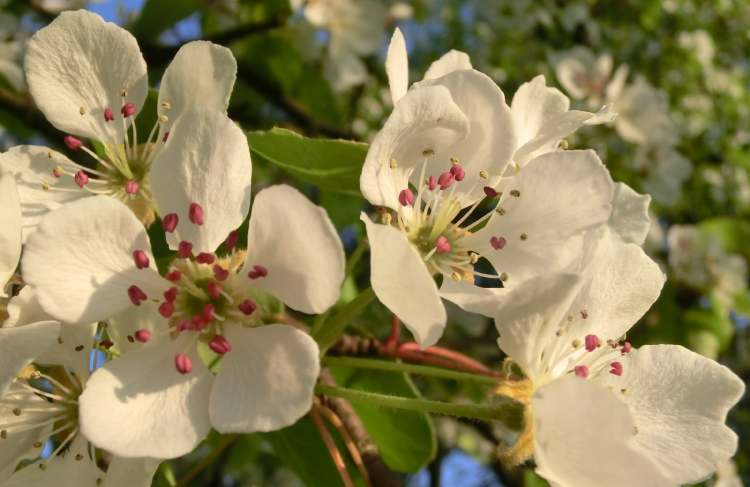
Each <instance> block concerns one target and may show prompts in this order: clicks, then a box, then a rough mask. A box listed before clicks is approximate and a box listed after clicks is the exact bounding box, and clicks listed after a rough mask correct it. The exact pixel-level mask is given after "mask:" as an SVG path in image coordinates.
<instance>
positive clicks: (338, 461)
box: [310, 406, 354, 487]
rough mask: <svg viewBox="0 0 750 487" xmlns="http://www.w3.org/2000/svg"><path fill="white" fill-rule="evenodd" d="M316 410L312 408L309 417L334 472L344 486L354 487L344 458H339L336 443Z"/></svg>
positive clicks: (339, 453)
mask: <svg viewBox="0 0 750 487" xmlns="http://www.w3.org/2000/svg"><path fill="white" fill-rule="evenodd" d="M318 409H319V407H318V406H313V408H312V409H311V410H310V417H311V418H312V420H313V423H315V427H316V428H318V432H319V433H320V437H321V438H323V443H325V444H326V448H328V453H329V454H330V455H331V459H332V460H333V463H334V464H335V465H336V470H338V471H339V475H340V476H341V481H342V482H343V483H344V486H345V487H354V483H353V482H352V478H351V477H350V476H349V472H348V471H347V470H346V462H344V457H342V456H341V452H340V451H339V448H338V447H337V446H336V442H335V441H333V437H332V436H331V433H330V432H329V431H328V428H326V425H325V423H323V420H322V419H321V417H320V413H319V412H318Z"/></svg>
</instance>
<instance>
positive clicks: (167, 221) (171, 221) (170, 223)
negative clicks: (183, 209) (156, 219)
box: [161, 213, 180, 233]
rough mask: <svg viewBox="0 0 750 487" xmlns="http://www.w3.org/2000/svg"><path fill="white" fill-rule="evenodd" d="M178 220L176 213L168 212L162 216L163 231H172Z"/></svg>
mask: <svg viewBox="0 0 750 487" xmlns="http://www.w3.org/2000/svg"><path fill="white" fill-rule="evenodd" d="M179 221H180V217H178V216H177V213H168V214H166V215H164V218H162V221H161V224H162V226H163V227H164V231H165V232H168V233H172V232H174V230H175V228H177V223H178V222H179Z"/></svg>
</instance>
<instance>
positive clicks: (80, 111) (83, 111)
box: [78, 107, 86, 115]
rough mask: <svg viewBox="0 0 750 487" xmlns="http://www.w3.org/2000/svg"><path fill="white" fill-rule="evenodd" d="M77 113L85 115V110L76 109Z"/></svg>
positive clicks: (82, 108)
mask: <svg viewBox="0 0 750 487" xmlns="http://www.w3.org/2000/svg"><path fill="white" fill-rule="evenodd" d="M78 113H80V114H81V115H86V109H85V108H84V107H81V108H79V109H78Z"/></svg>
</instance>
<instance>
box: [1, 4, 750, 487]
mask: <svg viewBox="0 0 750 487" xmlns="http://www.w3.org/2000/svg"><path fill="white" fill-rule="evenodd" d="M69 8H88V9H91V10H93V11H96V12H99V13H100V14H102V15H103V16H104V17H105V18H107V19H108V20H112V21H115V22H117V23H119V24H121V25H123V26H125V27H126V28H128V29H129V30H130V31H131V32H132V33H133V34H134V35H135V36H136V38H137V39H138V41H139V44H140V46H141V49H142V51H143V53H144V57H145V58H146V60H147V62H148V64H149V76H150V79H151V83H152V85H153V86H158V82H159V79H160V77H161V74H162V72H163V70H164V68H165V67H166V65H167V63H168V62H169V60H170V59H171V58H172V56H173V55H174V53H175V52H176V50H177V48H178V47H179V45H180V44H182V43H184V42H186V41H189V40H192V39H197V38H202V39H209V40H212V41H214V42H218V43H221V44H224V45H227V46H229V47H230V48H231V49H232V50H233V52H234V54H235V56H236V57H237V61H238V81H237V85H236V86H235V90H234V94H233V97H232V103H231V106H230V116H231V117H232V118H233V119H235V120H236V121H238V122H239V123H240V124H241V125H242V126H243V128H245V129H246V130H248V131H249V137H250V143H251V146H252V150H253V159H254V181H253V183H254V185H255V186H256V187H257V188H260V187H262V186H265V185H268V184H272V183H277V182H281V181H287V182H292V183H293V184H295V185H296V186H298V187H300V188H302V189H304V190H305V191H306V192H307V193H308V195H309V196H310V197H312V198H313V199H314V200H315V201H316V202H318V203H319V204H321V205H323V206H324V207H325V208H326V209H327V210H328V211H329V213H330V215H331V217H332V219H333V220H334V222H335V224H336V225H337V226H338V228H339V229H340V231H341V236H342V239H343V240H344V243H345V245H346V247H347V249H348V250H349V251H352V250H353V249H354V248H355V247H356V246H357V244H358V241H359V240H360V239H361V236H362V229H361V227H360V225H359V224H358V214H359V212H360V211H361V210H362V209H363V208H364V201H363V199H362V198H361V196H359V194H358V183H357V179H358V173H359V166H360V165H361V163H362V160H363V158H364V154H365V152H366V146H365V145H363V144H329V143H326V142H318V143H316V144H320V145H318V146H317V147H318V149H319V150H316V152H311V151H309V150H307V149H308V148H309V146H308V145H307V144H308V143H310V142H307V141H304V140H303V139H300V138H299V137H298V136H296V135H295V134H293V133H290V132H288V131H286V130H283V129H289V130H292V131H294V132H297V133H299V134H302V135H305V136H308V137H319V138H341V139H350V140H358V141H361V142H367V141H368V140H370V139H371V138H372V137H373V136H374V134H375V133H376V132H377V130H378V128H379V127H380V126H381V125H382V123H383V121H384V119H385V118H386V117H387V115H388V114H389V113H390V110H391V104H390V96H389V94H388V89H387V81H386V77H385V72H384V68H383V61H384V55H385V47H386V45H387V40H388V37H389V35H390V32H391V31H392V29H393V28H394V27H396V26H399V27H400V28H401V29H402V30H403V31H404V34H405V36H406V38H407V42H408V49H409V61H410V71H411V81H416V80H418V79H420V78H421V76H422V75H423V73H424V72H425V71H426V69H427V67H428V66H429V64H430V63H431V62H432V61H433V60H435V59H437V58H438V57H439V56H440V55H442V54H443V53H445V52H447V51H448V50H450V49H459V50H463V51H465V52H467V53H469V54H470V56H471V58H472V62H473V63H474V66H475V67H476V68H477V69H479V70H481V71H483V72H485V73H486V74H488V75H489V76H491V77H492V78H493V79H494V80H495V81H496V82H497V83H498V84H499V85H500V86H501V88H502V89H503V91H504V92H505V94H506V99H507V100H508V101H510V99H511V98H512V94H513V93H514V91H515V90H516V88H517V87H518V86H519V85H520V84H521V83H523V82H525V81H527V80H530V79H531V78H533V77H534V76H536V75H538V74H543V75H544V76H545V77H546V79H547V82H548V84H550V85H552V86H556V87H558V88H560V89H561V90H562V91H563V92H565V93H566V94H567V95H568V96H570V97H571V103H572V105H573V106H575V107H579V108H582V109H587V110H597V109H598V108H600V107H601V106H602V105H604V104H612V105H613V106H614V108H615V110H616V111H617V112H619V113H620V117H619V118H618V120H617V121H616V122H615V123H614V124H612V125H611V126H597V127H588V128H586V129H584V130H581V131H579V133H578V134H576V135H575V137H573V138H571V139H570V140H568V141H567V143H568V147H570V148H577V147H593V148H595V149H596V151H597V152H598V153H599V155H600V157H601V158H602V159H603V160H604V161H605V162H606V164H607V166H608V167H609V169H610V171H611V172H612V174H613V177H614V178H615V179H616V180H620V181H624V182H627V183H628V184H630V185H631V186H633V187H634V188H635V189H636V190H638V191H640V192H644V193H649V194H651V196H652V198H653V202H652V216H653V227H652V231H651V233H650V235H649V238H648V241H647V244H646V246H647V251H648V252H649V253H650V255H652V257H653V258H654V259H656V260H658V261H659V262H660V264H661V265H662V267H663V269H664V271H665V272H666V273H667V274H668V276H669V280H668V282H667V285H666V287H665V289H664V291H663V293H662V295H661V298H660V299H659V301H658V302H657V303H656V305H655V306H654V307H653V309H652V310H651V311H650V312H649V313H648V314H647V315H646V316H645V317H644V319H643V323H642V324H641V325H640V326H637V327H636V328H635V329H634V330H633V334H632V336H630V337H629V338H630V340H631V341H633V342H634V343H636V344H638V345H640V344H644V343H664V342H668V343H678V344H682V345H685V346H687V347H689V348H691V349H693V350H696V351H698V352H700V353H702V354H704V355H707V356H709V357H712V358H717V359H718V360H720V361H721V362H722V363H725V364H726V365H728V366H730V367H731V368H732V369H733V370H735V371H736V372H737V373H738V374H740V375H741V376H742V377H743V379H744V380H745V381H746V382H747V379H748V377H750V354H749V352H750V331H748V328H749V325H750V295H749V294H748V288H747V284H748V276H747V274H748V270H747V267H748V258H750V245H748V242H750V180H749V178H748V172H749V171H750V65H749V64H748V58H747V53H748V52H750V3H748V2H745V1H743V0H735V1H732V0H702V1H701V0H663V1H659V0H621V1H617V2H611V1H595V0H572V1H554V0H536V1H531V0H413V1H396V0H393V1H389V0H308V1H304V0H291V1H290V0H145V1H144V0H123V1H121V2H113V1H110V0H107V1H99V2H85V1H76V0H28V1H20V0H0V147H1V148H3V150H4V149H7V148H8V147H10V146H12V145H15V144H19V143H34V144H43V145H50V146H52V147H56V148H58V149H61V150H64V148H63V147H62V134H60V133H58V132H57V131H56V130H55V129H54V128H52V127H51V126H50V125H48V123H47V122H46V121H45V120H44V118H43V117H42V116H41V114H40V113H39V112H38V111H36V110H35V109H34V106H33V102H32V101H31V99H30V97H29V96H28V93H27V90H26V85H25V82H24V79H23V71H22V62H23V49H24V43H25V41H26V40H27V39H28V37H29V36H30V35H32V34H33V32H34V31H35V30H36V29H38V28H39V27H41V26H43V25H45V24H47V23H48V22H49V21H51V20H52V19H53V18H54V16H55V15H56V14H57V13H58V12H60V11H61V10H64V9H69ZM196 69H200V66H196ZM196 102H198V103H199V102H200V100H196ZM141 118H146V119H148V120H150V117H141ZM273 127H281V128H279V129H275V130H273V131H270V132H260V131H267V130H269V129H272V128H273ZM282 128H283V129H282ZM366 267H367V266H366V263H361V264H360V265H359V267H358V268H357V270H356V272H354V273H353V275H352V277H351V278H350V279H349V280H347V282H346V285H345V292H344V295H343V297H342V302H341V305H342V306H343V305H345V304H346V303H347V301H348V300H351V299H352V298H353V297H354V296H355V295H356V294H357V291H358V289H359V288H360V287H364V286H366V281H367V275H368V274H367V268H366ZM450 321H451V326H449V327H448V329H447V334H446V336H445V337H444V339H443V341H442V342H441V345H444V346H445V347H449V348H453V349H456V350H460V351H462V352H464V353H467V354H468V355H470V356H472V357H474V358H476V359H478V360H480V361H482V362H484V363H485V364H487V365H490V366H492V367H493V368H497V367H499V365H500V363H501V361H502V356H501V354H500V352H499V351H498V349H497V347H496V345H495V331H494V329H493V327H492V324H491V323H490V322H488V320H486V319H484V318H481V317H479V316H474V315H469V314H466V313H463V312H461V311H460V310H458V309H456V308H451V316H450ZM353 329H354V330H356V331H354V333H357V334H359V335H361V336H365V337H373V338H379V339H384V338H385V337H386V336H387V335H388V332H389V329H390V319H389V316H388V315H387V313H386V312H385V311H384V309H383V308H382V307H379V306H377V305H371V306H370V307H369V308H368V310H367V312H366V313H365V314H364V315H363V316H362V317H361V318H359V319H358V320H357V321H356V323H354V324H353ZM361 346H362V347H365V348H366V344H365V345H361ZM333 372H334V374H335V376H336V378H337V380H338V381H339V382H340V383H342V384H346V385H347V386H350V387H369V388H370V389H371V390H372V388H375V387H380V388H383V390H384V391H385V392H399V393H401V394H419V392H417V391H421V393H424V394H425V395H428V396H430V397H435V398H441V399H449V400H461V399H462V398H481V397H483V396H485V395H486V394H488V391H486V390H482V389H479V388H478V386H476V385H471V386H466V385H462V384H456V383H450V382H445V383H442V382H437V383H436V382H434V381H429V382H428V381H421V380H420V381H416V379H415V381H416V383H412V382H411V380H409V379H408V378H406V377H405V376H402V375H395V374H389V373H379V374H380V375H378V374H374V373H367V374H364V375H363V374H362V373H354V372H353V371H352V370H346V369H343V368H339V369H335V368H334V370H333ZM358 374H359V375H358ZM357 412H358V414H359V415H360V417H361V418H362V420H363V422H364V423H365V426H366V427H367V429H368V431H369V432H370V434H371V436H373V439H374V441H375V443H376V444H377V446H378V447H379V449H380V451H381V453H382V454H383V457H384V460H385V461H386V464H388V466H389V467H391V468H392V469H394V470H398V471H401V472H408V473H409V474H408V475H405V476H404V479H405V482H406V483H407V484H408V485H412V486H431V485H462V486H463V485H466V486H498V485H507V486H511V485H518V486H521V485H522V486H537V485H545V483H544V482H543V481H541V480H540V479H538V478H537V477H535V476H534V474H533V469H532V468H526V469H525V470H524V469H522V470H518V471H513V472H511V471H506V470H504V469H503V468H502V466H501V465H500V464H499V463H498V462H497V461H496V459H495V455H494V450H495V447H496V442H497V440H496V438H497V437H498V435H497V434H495V433H496V432H493V429H492V428H491V427H487V426H485V425H481V424H470V423H468V424H467V423H463V422H460V421H455V420H452V419H445V418H435V419H433V420H430V419H429V418H427V417H426V416H420V415H418V414H406V413H392V412H390V411H382V410H377V409H372V408H370V409H369V410H368V409H367V408H358V410H357ZM729 421H730V424H731V426H732V427H733V428H734V429H735V430H736V431H737V432H738V433H739V435H740V451H739V453H738V455H737V457H736V459H735V460H736V462H735V463H736V467H735V465H734V464H731V465H729V464H728V465H726V466H724V467H723V468H722V470H721V471H720V473H719V475H718V477H717V478H716V479H709V480H708V481H707V482H706V484H707V485H720V486H724V487H727V486H736V485H742V484H741V483H740V484H737V483H736V482H741V481H740V480H738V478H737V477H736V475H734V474H733V472H734V470H735V468H736V470H737V471H738V472H739V473H740V475H741V476H742V477H743V478H744V479H745V481H746V482H747V481H749V480H750V441H748V438H750V402H749V401H748V399H747V398H746V399H745V400H744V402H743V403H742V404H741V405H740V406H739V407H738V408H736V409H735V410H734V411H733V412H732V414H731V416H730V420H729ZM501 436H502V435H500V437H501ZM337 441H340V438H338V439H337ZM342 451H344V450H343V447H342ZM350 467H352V468H351V472H352V476H353V478H354V479H355V481H356V482H357V483H359V484H362V479H361V478H360V477H358V474H357V472H356V470H355V469H354V468H353V466H351V465H350ZM175 479H182V481H183V482H182V483H181V485H224V486H246V485H247V486H249V485H299V484H300V483H304V484H307V485H320V486H335V485H340V480H339V478H338V476H337V474H336V471H335V469H334V468H333V464H332V463H331V460H330V457H328V454H327V451H326V450H325V447H324V446H323V444H322V441H321V439H320V437H319V436H318V434H317V431H316V429H315V428H314V426H313V423H312V422H311V420H310V419H309V418H305V419H304V420H302V421H300V422H299V423H298V424H297V425H295V426H293V427H291V428H288V429H286V430H283V431H279V432H275V433H271V434H264V435H249V436H242V437H237V436H224V437H221V436H219V435H214V436H211V437H210V438H209V439H208V440H207V441H206V444H205V445H204V446H202V447H201V448H199V449H198V450H197V451H196V452H195V453H193V454H192V455H190V456H188V457H187V458H185V459H180V460H176V461H173V462H169V463H165V464H164V465H163V466H162V468H161V469H160V472H159V474H158V475H157V478H156V480H155V485H159V486H162V485H174V483H175ZM732 482H735V483H732Z"/></svg>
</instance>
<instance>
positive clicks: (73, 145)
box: [63, 135, 83, 150]
mask: <svg viewBox="0 0 750 487" xmlns="http://www.w3.org/2000/svg"><path fill="white" fill-rule="evenodd" d="M63 142H65V145H66V146H67V147H68V149H70V150H78V149H80V148H81V146H82V145H83V142H81V141H80V140H78V139H76V138H75V137H73V136H72V135H66V136H65V137H63Z"/></svg>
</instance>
